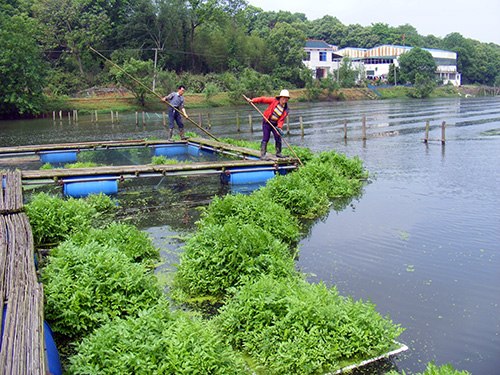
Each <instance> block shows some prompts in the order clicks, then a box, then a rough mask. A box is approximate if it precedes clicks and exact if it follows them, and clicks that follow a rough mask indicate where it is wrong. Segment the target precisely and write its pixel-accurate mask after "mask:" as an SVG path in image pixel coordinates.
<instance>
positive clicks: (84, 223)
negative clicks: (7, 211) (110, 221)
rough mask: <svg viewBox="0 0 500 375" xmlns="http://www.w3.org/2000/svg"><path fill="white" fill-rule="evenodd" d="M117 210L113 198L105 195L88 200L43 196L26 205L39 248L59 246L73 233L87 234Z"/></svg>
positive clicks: (93, 196) (42, 194) (34, 198)
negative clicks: (104, 216)
mask: <svg viewBox="0 0 500 375" xmlns="http://www.w3.org/2000/svg"><path fill="white" fill-rule="evenodd" d="M114 209H115V204H114V203H113V201H112V199H111V198H110V197H108V196H106V195H104V194H98V195H91V196H89V197H88V198H86V199H74V198H68V199H62V198H60V197H57V196H54V195H49V194H46V193H39V194H36V195H34V196H33V197H32V199H31V201H30V202H29V203H28V204H27V205H26V214H27V215H28V217H29V220H30V224H31V227H32V231H33V237H34V241H35V244H36V245H42V244H45V245H47V244H57V243H58V242H60V241H62V240H64V239H66V238H68V236H70V235H72V234H73V233H78V232H85V231H88V230H89V229H90V227H91V226H92V225H93V224H94V223H95V222H96V221H99V220H101V219H102V218H103V215H105V214H107V213H110V212H111V211H113V210H114Z"/></svg>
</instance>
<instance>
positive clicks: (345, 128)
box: [344, 120, 347, 139]
mask: <svg viewBox="0 0 500 375" xmlns="http://www.w3.org/2000/svg"><path fill="white" fill-rule="evenodd" d="M344 139H347V120H344Z"/></svg>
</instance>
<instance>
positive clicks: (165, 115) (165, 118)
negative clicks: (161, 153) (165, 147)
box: [161, 112, 167, 128]
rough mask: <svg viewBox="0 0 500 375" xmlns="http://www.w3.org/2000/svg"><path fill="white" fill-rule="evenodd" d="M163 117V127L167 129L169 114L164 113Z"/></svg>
mask: <svg viewBox="0 0 500 375" xmlns="http://www.w3.org/2000/svg"><path fill="white" fill-rule="evenodd" d="M161 117H162V119H163V126H164V127H165V128H166V127H167V114H166V113H165V112H162V113H161Z"/></svg>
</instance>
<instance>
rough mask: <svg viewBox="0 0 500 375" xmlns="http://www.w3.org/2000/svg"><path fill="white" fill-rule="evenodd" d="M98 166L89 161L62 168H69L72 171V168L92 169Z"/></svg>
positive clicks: (65, 165)
mask: <svg viewBox="0 0 500 375" xmlns="http://www.w3.org/2000/svg"><path fill="white" fill-rule="evenodd" d="M98 166H100V164H97V163H94V162H91V161H87V162H83V161H78V162H76V163H70V164H64V168H69V169H73V168H94V167H98Z"/></svg>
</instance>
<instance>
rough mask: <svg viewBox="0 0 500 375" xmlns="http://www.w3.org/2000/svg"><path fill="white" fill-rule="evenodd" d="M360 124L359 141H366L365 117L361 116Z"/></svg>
mask: <svg viewBox="0 0 500 375" xmlns="http://www.w3.org/2000/svg"><path fill="white" fill-rule="evenodd" d="M361 121H362V124H361V139H362V140H363V141H366V115H363V118H362V120H361Z"/></svg>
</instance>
